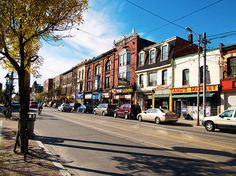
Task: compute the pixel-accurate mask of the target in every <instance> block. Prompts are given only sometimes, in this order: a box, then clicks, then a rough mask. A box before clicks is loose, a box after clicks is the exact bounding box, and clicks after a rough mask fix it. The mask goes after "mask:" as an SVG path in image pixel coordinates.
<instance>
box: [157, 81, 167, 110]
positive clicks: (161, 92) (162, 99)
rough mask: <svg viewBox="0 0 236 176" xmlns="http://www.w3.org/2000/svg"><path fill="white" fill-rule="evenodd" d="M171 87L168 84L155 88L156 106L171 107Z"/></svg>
mask: <svg viewBox="0 0 236 176" xmlns="http://www.w3.org/2000/svg"><path fill="white" fill-rule="evenodd" d="M169 96H170V89H169V87H168V86H159V87H157V88H156V89H155V108H165V109H169Z"/></svg>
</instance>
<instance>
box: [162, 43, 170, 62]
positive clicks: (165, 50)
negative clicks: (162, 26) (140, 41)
mask: <svg viewBox="0 0 236 176" xmlns="http://www.w3.org/2000/svg"><path fill="white" fill-rule="evenodd" d="M165 60H168V47H167V45H165V46H163V47H162V49H161V61H165Z"/></svg>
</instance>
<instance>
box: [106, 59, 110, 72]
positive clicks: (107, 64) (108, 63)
mask: <svg viewBox="0 0 236 176" xmlns="http://www.w3.org/2000/svg"><path fill="white" fill-rule="evenodd" d="M110 70H111V61H109V60H108V61H107V63H106V72H108V71H110Z"/></svg>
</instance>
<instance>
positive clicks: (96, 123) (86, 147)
mask: <svg viewBox="0 0 236 176" xmlns="http://www.w3.org/2000/svg"><path fill="white" fill-rule="evenodd" d="M35 133H36V135H37V139H39V140H41V141H42V142H43V143H44V144H45V146H46V147H47V148H48V149H49V150H50V151H51V152H52V153H54V154H57V155H60V157H61V158H62V159H63V161H62V164H63V165H64V167H65V168H66V169H68V171H69V172H70V173H71V174H72V175H73V174H74V175H96V176H97V175H215V174H220V175H235V174H236V137H235V136H236V134H235V133H222V132H218V131H216V132H207V131H206V130H205V129H204V128H203V127H193V126H191V125H188V124H183V123H177V124H175V125H167V124H163V125H156V124H155V123H149V122H138V121H136V120H125V119H122V118H113V117H109V116H105V117H104V116H98V115H93V114H84V113H64V112H59V111H57V110H56V109H52V108H44V109H43V112H42V115H40V116H38V117H37V120H36V124H35Z"/></svg>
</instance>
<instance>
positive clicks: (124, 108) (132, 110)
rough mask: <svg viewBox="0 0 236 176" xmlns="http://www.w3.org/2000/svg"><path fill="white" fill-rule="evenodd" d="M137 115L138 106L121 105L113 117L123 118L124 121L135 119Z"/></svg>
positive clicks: (139, 109) (139, 111)
mask: <svg viewBox="0 0 236 176" xmlns="http://www.w3.org/2000/svg"><path fill="white" fill-rule="evenodd" d="M139 113H141V108H140V106H139V105H134V104H123V105H121V106H120V107H119V108H117V109H116V110H115V112H114V117H124V118H125V119H129V118H134V119H137V115H138V114H139Z"/></svg>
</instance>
